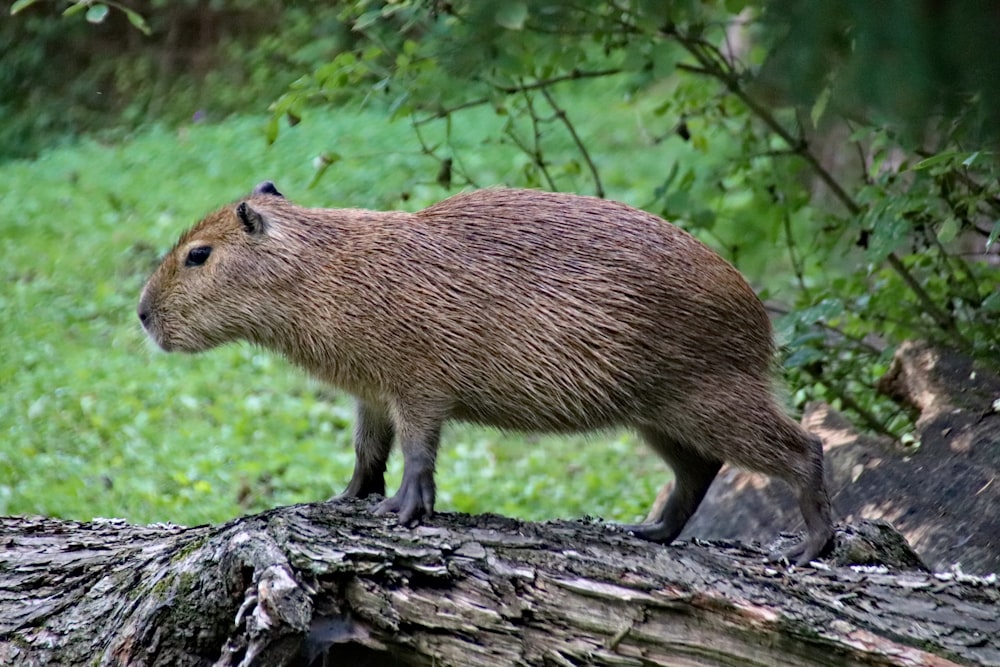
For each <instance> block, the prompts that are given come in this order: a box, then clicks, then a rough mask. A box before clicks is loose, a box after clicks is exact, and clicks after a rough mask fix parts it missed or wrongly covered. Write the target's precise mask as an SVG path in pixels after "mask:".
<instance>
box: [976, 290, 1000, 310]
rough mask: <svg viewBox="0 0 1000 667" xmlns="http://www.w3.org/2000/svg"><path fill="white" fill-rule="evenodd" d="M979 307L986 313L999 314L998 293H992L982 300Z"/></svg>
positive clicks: (999, 299) (999, 295)
mask: <svg viewBox="0 0 1000 667" xmlns="http://www.w3.org/2000/svg"><path fill="white" fill-rule="evenodd" d="M981 307H982V309H983V311H984V312H987V313H1000V292H994V293H993V294H990V295H989V296H988V297H986V298H985V299H983V305H982V306H981Z"/></svg>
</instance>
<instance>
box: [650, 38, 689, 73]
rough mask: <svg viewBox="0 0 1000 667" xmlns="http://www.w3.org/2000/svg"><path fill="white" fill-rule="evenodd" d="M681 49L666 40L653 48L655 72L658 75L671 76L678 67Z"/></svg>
mask: <svg viewBox="0 0 1000 667" xmlns="http://www.w3.org/2000/svg"><path fill="white" fill-rule="evenodd" d="M681 55H682V54H681V50H680V49H679V48H677V46H676V45H675V44H674V43H673V42H671V41H664V42H661V43H659V44H657V45H656V46H655V47H654V48H653V53H652V56H653V74H655V75H656V76H658V77H664V76H669V75H671V74H673V73H674V70H675V69H677V63H679V62H680V60H681Z"/></svg>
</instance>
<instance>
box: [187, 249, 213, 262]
mask: <svg viewBox="0 0 1000 667" xmlns="http://www.w3.org/2000/svg"><path fill="white" fill-rule="evenodd" d="M211 254H212V246H210V245H200V246H197V247H195V248H191V249H190V250H188V256H187V259H185V260H184V266H201V265H202V264H204V263H205V261H206V260H207V259H208V256H209V255H211Z"/></svg>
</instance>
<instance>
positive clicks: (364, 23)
mask: <svg viewBox="0 0 1000 667" xmlns="http://www.w3.org/2000/svg"><path fill="white" fill-rule="evenodd" d="M380 18H382V12H381V11H380V10H378V9H376V10H374V11H370V12H365V13H364V14H362V15H361V16H359V17H358V20H357V21H355V22H354V25H352V26H351V30H353V31H355V32H363V31H364V29H365V28H367V27H369V26H371V25H374V24H375V22H376V21H378V20H379V19H380Z"/></svg>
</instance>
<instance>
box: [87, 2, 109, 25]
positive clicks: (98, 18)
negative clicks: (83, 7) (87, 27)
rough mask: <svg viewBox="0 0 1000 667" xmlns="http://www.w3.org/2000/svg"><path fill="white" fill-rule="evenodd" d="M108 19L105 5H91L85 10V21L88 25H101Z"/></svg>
mask: <svg viewBox="0 0 1000 667" xmlns="http://www.w3.org/2000/svg"><path fill="white" fill-rule="evenodd" d="M107 17H108V6H107V5H91V6H90V7H89V8H88V9H87V21H89V22H90V23H103V22H104V19H106V18H107Z"/></svg>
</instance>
